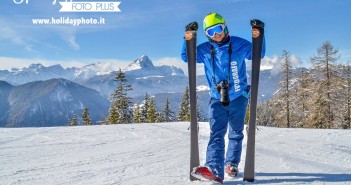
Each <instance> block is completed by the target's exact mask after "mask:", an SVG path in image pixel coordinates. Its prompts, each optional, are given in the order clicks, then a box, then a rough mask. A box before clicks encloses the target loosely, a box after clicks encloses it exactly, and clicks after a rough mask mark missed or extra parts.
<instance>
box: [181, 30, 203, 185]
mask: <svg viewBox="0 0 351 185" xmlns="http://www.w3.org/2000/svg"><path fill="white" fill-rule="evenodd" d="M196 37H197V32H196V31H186V32H185V40H186V52H187V57H188V70H189V71H188V72H189V95H190V172H191V171H192V170H193V168H195V167H197V166H199V164H200V159H199V143H198V122H197V97H196ZM190 180H191V181H194V180H198V179H197V178H196V177H194V176H192V175H191V174H190Z"/></svg>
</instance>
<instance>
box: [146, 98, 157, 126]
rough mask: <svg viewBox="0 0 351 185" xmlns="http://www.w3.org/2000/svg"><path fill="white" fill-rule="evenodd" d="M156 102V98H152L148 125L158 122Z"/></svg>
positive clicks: (148, 113) (148, 112)
mask: <svg viewBox="0 0 351 185" xmlns="http://www.w3.org/2000/svg"><path fill="white" fill-rule="evenodd" d="M156 113H157V110H156V102H155V98H154V97H151V100H150V104H149V109H148V110H147V122H148V123H155V121H156V116H157V115H156Z"/></svg>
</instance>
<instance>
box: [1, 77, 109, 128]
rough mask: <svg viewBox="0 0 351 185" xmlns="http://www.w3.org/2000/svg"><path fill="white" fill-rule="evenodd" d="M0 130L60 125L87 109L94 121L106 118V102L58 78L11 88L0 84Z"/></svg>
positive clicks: (4, 83) (96, 93) (90, 90)
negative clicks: (0, 128) (1, 128)
mask: <svg viewBox="0 0 351 185" xmlns="http://www.w3.org/2000/svg"><path fill="white" fill-rule="evenodd" d="M0 95H1V99H0V103H1V105H2V106H1V108H0V115H1V116H0V127H26V126H63V125H67V123H68V119H72V117H73V115H74V114H77V115H78V116H80V115H82V112H83V109H84V107H88V108H89V112H90V117H91V119H92V120H93V122H96V121H98V120H102V119H103V118H105V117H106V115H107V112H108V111H107V110H108V107H109V102H108V101H107V99H106V98H104V97H102V96H101V95H100V94H99V93H98V92H97V91H95V90H92V89H89V88H86V87H83V86H81V85H79V84H77V83H74V82H71V81H68V80H65V79H62V78H59V79H51V80H46V81H35V82H29V83H26V84H23V85H19V86H12V85H10V84H9V83H7V82H5V81H0Z"/></svg>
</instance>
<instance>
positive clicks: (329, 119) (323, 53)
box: [311, 41, 338, 128]
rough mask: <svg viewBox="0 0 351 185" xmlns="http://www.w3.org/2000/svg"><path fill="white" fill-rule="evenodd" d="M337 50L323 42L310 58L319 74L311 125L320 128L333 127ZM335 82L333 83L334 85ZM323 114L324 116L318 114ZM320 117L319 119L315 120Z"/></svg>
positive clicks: (328, 43)
mask: <svg viewBox="0 0 351 185" xmlns="http://www.w3.org/2000/svg"><path fill="white" fill-rule="evenodd" d="M337 54H338V50H336V49H334V47H333V46H332V44H331V43H330V42H328V41H326V42H324V43H323V45H322V46H321V47H320V48H319V49H318V50H317V55H316V56H314V57H312V58H311V62H312V64H313V67H312V68H313V69H314V70H316V71H317V72H318V74H320V76H319V78H318V80H319V82H318V83H317V84H316V87H317V89H316V93H318V94H317V95H316V96H315V97H317V99H316V101H315V105H316V106H323V107H315V110H314V112H313V114H316V115H314V116H313V117H314V119H313V120H312V121H313V122H315V123H313V125H317V126H318V127H320V128H331V127H332V126H333V120H334V112H333V107H332V105H333V103H332V102H333V99H334V98H335V96H334V95H335V94H337V92H336V91H337V89H338V87H336V86H337V84H338V83H336V81H335V79H336V76H337V71H336V65H335V62H336V61H337V59H338V56H337ZM334 82H335V83H334ZM320 113H324V115H323V114H322V115H321V114H320ZM317 115H320V116H321V117H320V118H317V117H318V116H317Z"/></svg>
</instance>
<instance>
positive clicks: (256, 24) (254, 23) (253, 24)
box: [250, 19, 264, 28]
mask: <svg viewBox="0 0 351 185" xmlns="http://www.w3.org/2000/svg"><path fill="white" fill-rule="evenodd" d="M250 23H251V27H256V28H264V22H262V21H260V20H258V19H253V20H251V21H250Z"/></svg>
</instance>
